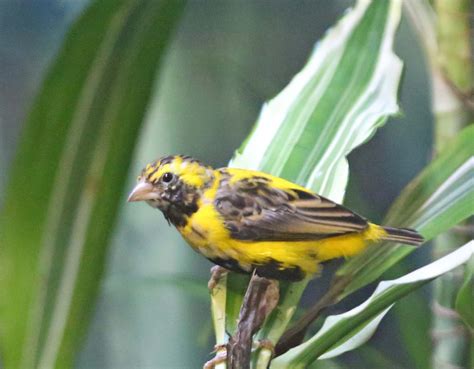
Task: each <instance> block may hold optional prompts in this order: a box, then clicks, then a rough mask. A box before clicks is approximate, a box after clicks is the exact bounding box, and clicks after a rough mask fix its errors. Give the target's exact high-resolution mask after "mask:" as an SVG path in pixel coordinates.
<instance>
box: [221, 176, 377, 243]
mask: <svg viewBox="0 0 474 369" xmlns="http://www.w3.org/2000/svg"><path fill="white" fill-rule="evenodd" d="M280 182H281V181H280ZM280 184H281V183H280ZM288 184H289V186H288V187H285V188H282V187H281V186H279V187H277V186H273V185H272V179H271V177H259V176H250V177H248V178H242V179H239V180H237V181H232V180H230V179H229V180H228V181H225V180H224V181H221V185H220V186H219V189H218V191H217V194H216V198H215V203H214V204H215V206H216V209H217V211H218V212H219V213H220V215H221V216H222V218H223V220H224V224H225V227H226V228H227V229H228V230H229V231H230V233H231V237H233V238H235V239H239V240H245V241H303V240H318V239H323V238H327V237H334V236H340V235H344V234H348V233H357V232H362V231H363V230H365V229H366V228H367V226H368V223H367V220H365V219H364V218H362V217H361V216H359V215H357V214H355V213H353V212H352V211H350V210H349V209H346V208H345V207H343V206H341V205H338V204H336V203H334V202H332V201H331V200H328V199H326V198H324V197H321V196H318V195H316V194H313V193H311V192H309V191H306V190H303V189H301V188H298V186H296V185H294V187H291V184H290V183H289V182H288Z"/></svg>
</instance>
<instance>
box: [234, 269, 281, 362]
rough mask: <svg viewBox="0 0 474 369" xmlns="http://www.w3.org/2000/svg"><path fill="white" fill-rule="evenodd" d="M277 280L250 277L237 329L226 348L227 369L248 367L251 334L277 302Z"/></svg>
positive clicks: (255, 276)
mask: <svg viewBox="0 0 474 369" xmlns="http://www.w3.org/2000/svg"><path fill="white" fill-rule="evenodd" d="M278 298H279V293H278V282H276V281H274V280H270V279H267V278H263V277H259V276H257V275H256V274H254V275H253V276H252V278H251V279H250V282H249V285H248V288H247V292H246V293H245V297H244V301H243V302H242V307H241V308H240V315H239V323H238V325H237V331H236V332H235V334H234V335H233V336H232V337H231V338H230V340H229V344H228V349H227V365H228V368H229V369H249V368H250V354H251V350H252V336H253V335H254V333H255V332H256V331H257V330H258V329H259V328H260V327H261V325H262V324H263V322H264V321H265V319H266V317H267V316H268V314H270V313H271V311H272V310H273V309H274V308H275V306H276V304H277V303H278Z"/></svg>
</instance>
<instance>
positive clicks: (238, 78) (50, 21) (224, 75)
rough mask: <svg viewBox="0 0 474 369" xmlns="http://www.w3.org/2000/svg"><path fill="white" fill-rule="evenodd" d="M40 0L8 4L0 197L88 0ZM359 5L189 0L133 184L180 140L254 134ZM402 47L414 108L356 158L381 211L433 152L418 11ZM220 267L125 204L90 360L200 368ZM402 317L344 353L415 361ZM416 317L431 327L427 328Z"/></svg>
mask: <svg viewBox="0 0 474 369" xmlns="http://www.w3.org/2000/svg"><path fill="white" fill-rule="evenodd" d="M34 3H35V2H33V1H32V2H22V3H17V2H14V1H12V2H2V3H0V31H2V32H0V52H1V55H2V60H3V62H4V63H5V67H4V68H1V69H0V80H1V81H2V83H1V84H0V96H1V99H0V104H1V105H0V129H1V131H0V132H1V135H0V144H1V146H0V173H1V176H0V205H1V203H2V199H3V196H4V195H3V193H4V192H3V191H1V189H2V188H4V185H5V183H6V180H7V173H8V169H11V166H12V164H11V163H12V157H13V152H14V150H15V146H16V143H17V142H18V140H17V138H18V136H19V132H20V130H21V122H23V120H24V117H25V112H26V111H27V110H28V107H29V105H30V103H31V101H32V96H33V95H34V92H35V91H36V90H37V89H38V86H39V82H40V81H41V79H42V76H44V73H45V70H46V69H45V68H46V66H47V64H48V63H49V61H51V60H52V58H53V56H54V55H55V53H56V51H57V49H58V47H59V45H60V42H61V40H62V37H61V36H60V35H64V32H65V30H66V27H67V26H68V25H69V24H70V22H71V21H72V20H73V19H74V18H75V17H76V16H77V15H78V14H79V13H80V11H81V9H82V7H83V6H85V5H86V2H83V3H82V5H81V3H80V2H77V1H69V2H68V1H66V2H55V1H50V2H38V3H36V4H34ZM350 4H351V2H349V1H335V2H331V3H323V2H299V1H298V2H290V1H282V2H275V3H269V2H263V1H262V2H254V3H250V2H249V3H246V6H242V5H240V4H238V2H232V1H229V2H219V3H215V2H205V3H202V2H198V1H196V2H192V1H191V2H189V3H188V4H187V6H186V9H185V12H184V14H183V17H182V19H181V22H180V24H179V26H178V28H177V29H176V31H175V33H174V36H173V40H172V43H171V44H170V45H169V48H168V54H167V55H166V61H165V63H164V65H163V69H162V73H161V74H160V79H159V80H158V82H157V84H156V85H155V94H154V97H153V100H152V103H151V104H150V105H149V107H148V110H147V116H146V120H145V125H144V129H143V130H142V134H141V139H140V141H139V144H138V146H137V150H136V151H135V155H134V156H133V158H134V160H133V163H132V168H131V170H130V171H129V178H128V184H129V185H128V188H130V186H131V185H132V182H133V181H134V178H135V176H136V173H138V171H139V169H140V168H141V167H142V166H143V165H144V164H145V163H146V162H148V161H149V160H150V159H152V158H155V157H157V156H160V155H162V154H166V153H175V152H179V153H186V154H191V155H194V156H197V157H199V158H201V159H203V160H205V161H207V162H209V163H210V164H213V165H217V166H219V165H225V164H226V163H227V162H228V159H229V158H230V157H231V155H232V151H233V149H234V148H235V147H238V146H239V144H240V142H241V141H242V140H243V139H244V138H245V136H246V135H247V133H248V131H249V128H250V127H251V125H252V123H253V122H254V120H255V117H256V116H257V114H258V111H259V109H260V106H261V104H262V102H263V101H264V100H267V99H269V98H271V97H273V96H274V95H275V94H276V93H277V92H278V91H280V90H281V89H282V88H283V87H284V86H285V85H286V84H287V82H288V80H290V79H291V77H292V76H293V75H294V74H295V73H296V72H297V71H298V70H299V69H300V68H301V66H302V65H303V64H304V62H305V60H306V59H307V57H308V55H309V52H310V50H311V49H312V47H313V44H314V41H315V40H316V39H318V38H320V37H321V35H322V34H323V33H324V31H325V30H326V29H327V27H328V26H330V25H331V24H333V23H334V21H335V20H336V19H337V18H339V16H340V15H341V14H342V13H343V10H344V9H345V8H347V7H348V6H349V5H350ZM39 30H40V31H41V32H39ZM18 45H21V47H18ZM396 51H397V54H398V55H399V56H400V57H401V58H402V59H403V60H404V62H405V80H404V83H403V84H402V89H401V102H400V105H401V107H402V109H403V111H404V114H403V116H402V117H398V118H396V119H394V120H393V121H392V122H389V123H388V124H387V125H386V126H385V127H384V128H383V129H381V130H380V131H379V133H378V134H377V135H376V136H375V137H374V139H373V140H372V141H370V142H369V143H368V144H367V145H364V146H363V147H361V148H359V149H357V150H356V152H354V153H353V154H351V156H350V158H349V160H350V164H351V168H352V172H351V178H350V183H349V189H348V194H347V197H346V199H347V200H346V204H347V205H348V206H350V207H352V208H354V209H355V210H357V211H358V212H359V213H362V214H364V215H366V216H368V217H369V218H371V219H373V220H374V221H380V220H381V219H382V217H383V214H384V213H385V211H386V209H387V207H388V204H390V203H391V201H392V200H393V199H394V198H395V197H396V195H397V194H398V192H399V191H400V190H401V188H402V187H403V186H404V185H405V184H406V183H407V182H408V181H409V180H410V179H411V178H413V176H414V175H415V174H416V173H417V172H419V170H420V169H421V168H422V167H423V166H424V164H426V163H427V162H428V160H429V158H430V154H431V136H432V134H431V130H432V128H431V127H432V123H431V116H430V113H429V112H430V107H429V102H428V98H429V97H428V94H427V91H429V89H428V86H427V81H426V74H425V70H426V69H425V66H424V65H423V60H422V59H421V53H420V52H419V45H418V44H417V43H416V40H415V38H414V35H413V34H412V33H411V31H410V29H409V28H408V27H407V23H406V20H403V21H402V25H401V27H400V30H399V32H398V34H397V47H396ZM63 83H65V84H66V83H67V82H63ZM47 134H54V132H47ZM39 144H41V143H39ZM130 155H132V153H130ZM123 198H124V199H125V193H123ZM428 259H429V256H428V250H427V249H426V248H425V249H424V250H423V249H422V250H420V251H417V252H416V253H415V254H413V255H412V256H410V258H409V259H408V260H406V263H407V264H409V265H410V269H412V268H413V266H415V265H421V264H425V263H426V260H428ZM209 266H210V265H209V264H208V263H207V262H206V261H205V260H202V259H201V258H200V257H199V256H198V255H195V254H193V253H192V251H191V250H190V249H189V248H187V247H186V246H185V245H184V244H183V242H182V241H181V240H180V239H179V238H178V236H177V235H176V233H175V232H174V231H173V230H172V229H170V228H168V227H167V225H166V223H165V222H164V220H163V219H162V218H161V216H160V215H159V214H158V213H156V212H153V211H152V209H149V208H147V207H145V206H134V205H129V206H126V207H123V209H122V211H121V213H120V218H119V222H118V224H117V227H116V228H115V233H114V235H113V242H112V246H111V249H110V251H109V253H108V259H107V268H106V273H105V277H104V279H103V282H102V283H101V287H100V295H99V303H98V305H97V306H96V308H95V311H94V316H93V322H92V326H91V329H90V330H89V332H88V334H87V338H86V341H85V345H84V346H83V348H82V350H81V353H80V355H79V359H78V361H77V367H79V368H91V367H101V368H121V367H131V366H135V367H137V366H138V367H158V368H159V367H168V368H181V367H185V368H187V367H195V366H196V362H199V363H201V362H203V361H205V360H206V359H208V358H209V347H210V342H211V322H210V320H207V319H195V317H196V316H199V317H208V316H209V313H208V311H209V307H208V299H207V293H206V291H205V289H204V290H203V286H205V281H206V279H207V273H208V268H209ZM331 269H332V267H329V268H328V273H327V274H330V272H331ZM196 280H197V281H198V283H196V282H195V281H196ZM324 281H325V277H324V276H323V278H322V279H319V280H317V281H314V282H312V284H311V288H310V289H308V291H307V292H306V294H307V296H306V298H307V300H308V301H313V300H314V299H315V296H317V295H318V293H320V286H321V285H322V284H323V283H324ZM428 294H429V291H428V289H424V290H422V291H421V292H420V293H419V294H418V298H419V299H421V300H423V301H424V303H423V304H421V305H420V306H421V307H420V308H419V309H420V312H419V313H420V316H422V317H426V316H427V315H428V306H429V304H428V298H429V297H428ZM364 298H365V295H364V291H361V292H360V293H358V294H357V296H356V297H355V298H354V300H353V301H351V302H346V303H345V304H343V305H342V306H340V307H338V309H341V310H342V309H344V310H347V308H348V306H347V304H350V305H351V306H352V305H356V304H357V303H358V302H361V301H362V300H363V299H364ZM408 303H409V302H408V301H402V303H401V304H408ZM391 314H392V315H391V316H392V317H393V316H394V315H393V313H391ZM394 322H395V321H394V320H393V319H388V320H386V321H384V322H383V323H382V329H380V330H379V331H378V333H377V337H376V338H377V339H376V340H372V341H371V343H370V345H371V346H370V348H367V350H366V351H361V352H355V353H350V354H348V355H346V356H344V357H343V358H342V362H350V363H351V367H353V368H357V367H365V365H366V360H369V362H373V361H374V360H375V357H382V358H383V360H386V361H388V362H389V363H390V362H392V361H396V362H397V363H399V364H398V365H400V366H402V367H411V366H412V365H413V355H411V356H410V355H409V352H410V350H409V349H407V347H409V345H410V343H409V342H410V341H409V340H408V339H406V342H405V337H409V334H408V335H407V334H405V333H404V331H403V329H404V326H403V325H400V326H398V325H396V324H395V323H394ZM78 324H80V325H81V324H83V325H85V324H86V323H85V322H78ZM415 324H417V325H418V326H419V327H420V329H416V330H415V329H414V325H415ZM407 328H408V329H410V330H411V331H412V330H415V331H416V332H417V334H418V335H419V336H418V337H419V340H418V341H427V340H428V339H429V338H428V332H427V327H426V325H425V324H424V321H423V320H420V321H417V322H416V323H413V325H412V326H410V327H407ZM189 332H197V334H195V335H190V334H189ZM124 348H126V350H124ZM370 350H372V351H370ZM374 350H376V351H374ZM374 352H375V354H374ZM377 355H378V356H377ZM367 358H368V359H367ZM381 360H382V359H381Z"/></svg>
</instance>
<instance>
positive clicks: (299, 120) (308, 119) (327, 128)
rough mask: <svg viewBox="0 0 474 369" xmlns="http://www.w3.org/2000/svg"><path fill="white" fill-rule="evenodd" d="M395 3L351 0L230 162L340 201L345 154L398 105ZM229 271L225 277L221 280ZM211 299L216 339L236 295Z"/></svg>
mask: <svg viewBox="0 0 474 369" xmlns="http://www.w3.org/2000/svg"><path fill="white" fill-rule="evenodd" d="M400 6H401V3H400V1H398V0H395V1H391V2H388V1H372V2H371V1H366V0H361V1H358V2H357V4H356V6H355V7H354V8H353V9H351V10H350V11H348V12H347V13H346V14H345V16H344V17H343V18H342V19H341V21H340V22H338V23H337V25H336V26H335V27H333V28H332V29H330V30H329V31H328V32H327V33H326V35H325V37H324V38H323V39H322V40H321V41H319V42H318V43H317V44H316V46H315V49H314V52H313V53H312V55H311V57H310V59H309V61H308V63H307V64H306V66H305V67H304V68H303V70H302V71H301V72H300V73H298V74H297V75H296V76H295V78H294V79H293V80H292V81H291V83H290V84H289V85H288V86H287V87H286V88H285V89H284V90H283V91H282V92H281V93H280V94H279V95H278V96H276V97H275V98H274V99H272V100H271V101H270V102H268V103H267V104H265V105H264V107H263V108H262V111H261V114H260V117H259V118H258V120H257V123H256V125H255V127H254V129H253V131H252V133H251V135H250V136H249V137H248V138H247V140H246V141H245V142H244V144H243V145H242V147H241V148H240V149H239V150H238V151H237V152H236V155H235V156H234V158H233V159H232V161H231V163H230V165H231V166H233V167H242V168H250V169H259V170H263V171H265V172H268V173H272V174H274V175H279V176H282V177H284V178H287V179H289V180H291V181H294V182H297V183H300V184H302V185H305V186H306V187H308V188H311V189H312V190H314V191H315V192H318V193H320V194H322V195H324V196H326V197H329V198H331V199H333V200H335V201H338V202H341V201H342V199H343V197H344V192H345V187H346V185H347V179H348V164H347V159H346V156H347V155H348V154H349V152H351V151H352V150H353V149H354V148H355V147H357V146H359V145H361V144H362V143H363V142H365V141H366V140H368V139H369V138H370V137H371V136H372V135H373V134H374V132H375V130H376V129H377V128H378V127H380V126H381V125H382V124H383V123H385V121H386V118H387V117H388V116H389V115H392V114H395V113H397V112H398V105H397V90H398V84H399V81H400V75H401V70H402V63H401V61H400V60H399V59H398V58H397V57H396V55H395V54H394V53H393V51H392V45H393V38H394V35H395V31H396V28H397V26H398V22H399V19H400ZM233 278H235V276H233V275H232V274H231V275H229V276H228V277H227V284H228V285H229V283H232V282H231V281H232V279H233ZM306 283H307V282H301V283H294V284H291V285H288V284H287V285H284V284H282V286H281V292H282V293H281V299H280V304H279V306H278V307H277V308H276V310H275V312H274V313H273V314H272V316H271V317H270V318H269V319H268V320H267V323H266V325H265V326H264V328H263V329H262V331H261V333H260V335H259V338H268V339H270V340H271V341H272V342H274V343H276V341H277V340H278V338H279V337H280V335H281V334H282V332H283V330H284V329H285V327H286V325H287V324H288V322H289V320H290V319H291V317H292V315H293V313H294V311H295V309H296V305H297V303H298V301H299V298H300V296H301V294H302V292H303V290H304V288H305V286H306ZM216 298H217V297H216V296H213V297H212V299H213V305H212V306H213V309H214V311H215V309H218V311H220V312H222V311H226V318H225V319H224V320H222V319H219V320H218V321H216V320H215V323H216V325H215V330H216V337H218V340H217V343H218V344H223V343H225V342H226V339H227V336H226V335H225V333H224V332H226V328H227V331H228V332H229V333H232V330H231V329H230V330H229V328H233V326H234V325H235V324H234V323H233V322H235V320H236V318H237V316H236V311H235V309H234V308H233V306H235V304H234V303H232V304H229V300H230V299H232V300H233V301H240V300H241V294H239V296H238V297H235V293H234V292H233V291H229V290H228V291H227V292H226V296H225V298H223V295H220V299H219V301H216ZM226 301H227V303H226ZM222 304H226V307H227V308H229V307H232V308H231V309H227V310H226V307H224V306H223V305H222ZM220 316H222V315H220ZM229 322H230V324H229ZM255 356H256V357H257V356H258V358H255V360H256V361H255V363H254V364H256V365H257V367H262V368H263V367H266V363H268V360H269V359H270V352H269V351H268V350H261V351H258V352H257V355H255ZM257 362H258V363H257ZM223 367H225V364H220V365H219V366H218V368H223Z"/></svg>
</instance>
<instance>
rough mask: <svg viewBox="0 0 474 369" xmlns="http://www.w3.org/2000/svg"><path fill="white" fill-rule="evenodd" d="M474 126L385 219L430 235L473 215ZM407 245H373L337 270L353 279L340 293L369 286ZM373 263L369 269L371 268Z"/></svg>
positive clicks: (409, 249) (408, 250) (403, 253)
mask: <svg viewBox="0 0 474 369" xmlns="http://www.w3.org/2000/svg"><path fill="white" fill-rule="evenodd" d="M472 142H474V126H472V125H471V126H469V127H467V128H465V129H464V130H463V131H462V132H461V133H460V134H459V136H458V137H457V138H456V139H455V140H454V141H453V142H451V143H450V144H449V145H447V148H446V150H444V152H442V153H441V154H440V155H439V156H438V157H437V158H436V160H435V161H433V162H432V163H431V164H430V165H429V166H428V167H426V168H425V169H424V170H423V171H422V172H421V173H420V175H418V176H417V177H416V179H415V180H414V181H413V182H412V183H410V184H409V185H408V186H407V188H406V189H405V190H404V191H403V192H402V194H401V195H400V197H399V198H398V199H397V201H396V202H395V203H394V204H393V206H392V208H391V209H390V211H389V213H388V215H387V219H386V223H387V224H390V225H399V226H404V227H412V228H415V229H417V230H419V231H420V232H421V234H422V235H423V236H424V237H425V238H426V240H430V239H432V238H434V237H435V236H437V235H439V234H440V233H442V232H444V231H446V230H448V229H449V228H451V227H453V226H454V225H456V224H458V223H459V222H461V221H462V220H464V219H466V218H468V217H469V216H471V215H473V214H474V206H473V204H474V186H473V182H474V180H473V178H474V147H473V145H472ZM414 250H415V249H414V248H413V247H408V246H404V245H400V246H393V245H391V246H389V247H384V246H383V245H382V246H381V245H374V246H373V247H369V248H368V249H367V250H366V251H364V252H363V253H362V254H360V255H358V256H356V257H354V258H352V259H351V260H349V261H348V262H347V263H346V264H345V265H344V266H343V267H341V268H340V269H339V270H338V272H337V277H338V278H348V279H349V280H350V281H351V282H350V284H349V285H348V286H346V288H345V289H344V292H343V293H342V294H341V298H342V297H344V296H347V295H348V294H350V293H352V292H353V291H355V290H357V289H359V288H361V287H363V286H365V285H367V284H368V283H370V282H372V281H374V280H375V279H376V278H378V277H379V276H380V275H381V274H382V273H383V272H384V271H386V270H387V269H389V268H390V267H391V266H392V265H394V264H395V263H397V262H398V261H400V260H401V259H402V258H404V257H405V256H407V255H408V254H410V253H412V252H413V251H414ZM369 265H370V268H369V267H368V266H369Z"/></svg>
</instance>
